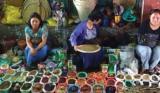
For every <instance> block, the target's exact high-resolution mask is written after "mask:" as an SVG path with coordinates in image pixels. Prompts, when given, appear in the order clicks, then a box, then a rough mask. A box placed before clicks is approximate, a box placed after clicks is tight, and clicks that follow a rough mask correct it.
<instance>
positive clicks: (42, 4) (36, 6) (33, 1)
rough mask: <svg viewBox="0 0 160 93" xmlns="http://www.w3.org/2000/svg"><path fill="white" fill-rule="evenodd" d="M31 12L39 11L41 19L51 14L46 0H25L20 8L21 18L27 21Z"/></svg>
mask: <svg viewBox="0 0 160 93" xmlns="http://www.w3.org/2000/svg"><path fill="white" fill-rule="evenodd" d="M33 12H37V13H39V14H40V15H41V17H42V20H45V19H46V18H48V17H49V16H50V14H51V9H50V6H49V3H48V0H25V2H24V4H23V9H22V18H23V20H24V21H25V22H27V21H28V20H29V17H30V15H31V14H32V13H33Z"/></svg>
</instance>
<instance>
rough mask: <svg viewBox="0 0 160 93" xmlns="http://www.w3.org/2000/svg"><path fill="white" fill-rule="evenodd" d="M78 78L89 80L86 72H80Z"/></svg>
mask: <svg viewBox="0 0 160 93" xmlns="http://www.w3.org/2000/svg"><path fill="white" fill-rule="evenodd" d="M77 77H78V78H84V79H85V78H87V73H86V72H79V73H77Z"/></svg>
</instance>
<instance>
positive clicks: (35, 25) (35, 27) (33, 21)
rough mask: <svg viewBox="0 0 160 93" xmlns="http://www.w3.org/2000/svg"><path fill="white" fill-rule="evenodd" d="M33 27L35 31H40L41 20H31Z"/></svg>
mask: <svg viewBox="0 0 160 93" xmlns="http://www.w3.org/2000/svg"><path fill="white" fill-rule="evenodd" d="M30 22H31V26H32V28H33V29H38V28H39V25H40V20H39V19H38V18H36V17H33V18H31V21H30Z"/></svg>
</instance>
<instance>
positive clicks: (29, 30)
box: [25, 13, 48, 67]
mask: <svg viewBox="0 0 160 93" xmlns="http://www.w3.org/2000/svg"><path fill="white" fill-rule="evenodd" d="M25 36H26V43H27V47H26V48H25V58H26V61H27V66H28V67H30V66H32V64H33V63H35V62H38V61H41V60H42V59H44V58H45V57H46V55H47V45H46V41H47V36H48V30H47V27H46V25H44V24H43V22H42V19H41V16H40V15H39V14H38V13H33V14H32V15H31V16H30V19H29V21H28V26H26V27H25ZM35 64H36V63H35Z"/></svg>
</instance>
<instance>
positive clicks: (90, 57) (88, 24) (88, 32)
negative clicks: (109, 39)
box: [70, 12, 103, 71]
mask: <svg viewBox="0 0 160 93" xmlns="http://www.w3.org/2000/svg"><path fill="white" fill-rule="evenodd" d="M99 20H100V18H99V16H98V14H97V13H96V12H92V13H91V14H90V15H89V17H88V20H85V21H82V22H81V23H80V24H79V25H78V26H77V27H76V28H75V29H74V31H73V32H72V34H71V36H70V42H71V45H72V46H73V47H74V50H75V51H77V48H78V45H83V44H98V43H99V42H98V41H99V40H98V39H97V36H98V33H99V32H98V26H97V25H96V24H97V23H98V21H99ZM80 57H81V59H82V60H83V69H84V70H87V71H89V70H96V69H98V67H99V65H100V62H101V61H102V59H103V52H102V50H100V51H98V52H95V53H80Z"/></svg>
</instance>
